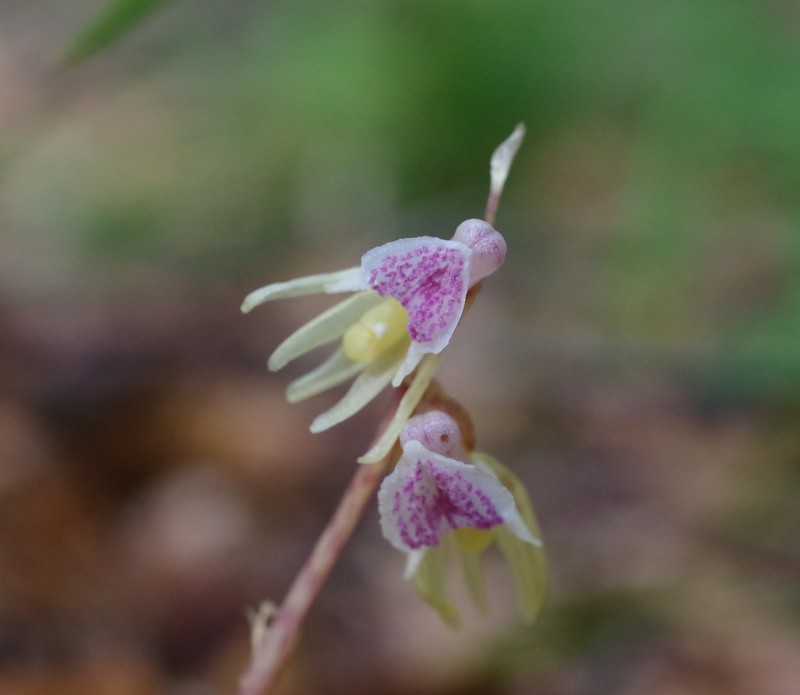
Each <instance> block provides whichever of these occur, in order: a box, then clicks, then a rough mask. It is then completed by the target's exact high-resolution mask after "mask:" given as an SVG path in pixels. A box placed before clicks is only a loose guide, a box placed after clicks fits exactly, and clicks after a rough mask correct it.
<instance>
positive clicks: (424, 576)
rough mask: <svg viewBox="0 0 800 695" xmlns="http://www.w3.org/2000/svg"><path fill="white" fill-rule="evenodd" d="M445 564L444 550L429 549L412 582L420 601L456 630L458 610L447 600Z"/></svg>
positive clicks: (441, 548)
mask: <svg viewBox="0 0 800 695" xmlns="http://www.w3.org/2000/svg"><path fill="white" fill-rule="evenodd" d="M446 564H447V557H446V554H445V549H444V548H443V547H438V548H431V549H430V550H428V552H427V553H425V556H424V557H423V558H422V561H421V562H420V563H419V566H418V567H417V571H416V572H415V573H414V575H413V577H412V580H413V582H414V586H415V587H416V588H417V592H418V593H419V595H420V597H421V598H422V600H423V601H425V603H427V604H428V605H429V606H431V607H432V608H434V609H435V610H436V612H437V613H438V614H439V616H440V617H441V619H442V620H443V621H444V622H445V623H446V624H447V625H449V626H450V627H452V628H457V627H458V625H459V615H458V610H457V609H456V607H455V606H454V605H453V604H452V603H450V602H449V601H448V600H447V573H446Z"/></svg>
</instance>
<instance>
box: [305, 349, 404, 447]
mask: <svg viewBox="0 0 800 695" xmlns="http://www.w3.org/2000/svg"><path fill="white" fill-rule="evenodd" d="M404 354H405V346H404V345H403V344H400V345H398V346H397V347H396V348H394V349H393V350H389V351H388V352H385V353H384V354H382V355H381V356H380V357H378V358H377V359H375V360H373V361H372V362H368V363H367V366H366V368H365V369H364V370H363V371H362V372H361V374H359V375H358V376H357V377H356V380H355V381H354V382H353V385H352V386H351V387H350V389H349V390H348V392H347V393H346V394H345V395H344V396H343V397H342V399H341V400H340V401H339V402H338V403H337V404H336V405H335V406H333V408H331V409H330V410H326V411H325V412H324V413H322V414H321V415H318V416H317V417H316V418H315V419H314V421H313V422H312V423H311V431H312V432H314V433H317V432H323V431H324V430H327V429H329V428H331V427H333V426H334V425H338V424H339V423H340V422H342V421H343V420H346V419H347V418H349V417H351V416H352V415H355V414H356V413H357V412H358V411H359V410H361V409H362V408H363V407H364V406H365V405H367V403H369V402H370V401H371V400H372V399H373V398H375V396H377V395H378V394H379V393H380V392H381V391H383V389H384V388H386V386H388V385H389V382H390V381H391V380H392V374H393V373H394V370H395V369H397V365H398V363H399V362H400V360H402V359H403V355H404Z"/></svg>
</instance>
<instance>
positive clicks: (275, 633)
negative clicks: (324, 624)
mask: <svg viewBox="0 0 800 695" xmlns="http://www.w3.org/2000/svg"><path fill="white" fill-rule="evenodd" d="M385 466H386V459H384V460H383V461H381V462H379V463H376V464H370V465H361V466H359V467H358V470H357V471H356V474H355V476H353V479H352V480H351V481H350V484H349V485H348V487H347V490H345V493H344V495H343V496H342V499H341V500H340V501H339V506H338V507H337V508H336V511H335V512H334V514H333V517H331V520H330V521H329V522H328V525H327V526H326V527H325V530H324V531H323V532H322V535H321V536H320V537H319V539H318V540H317V543H316V545H315V546H314V549H313V550H312V551H311V555H310V556H309V557H308V559H307V560H306V562H305V564H304V565H303V568H302V569H301V570H300V573H299V574H298V575H297V577H295V580H294V582H293V584H292V586H291V588H290V589H289V593H288V594H287V595H286V598H285V599H284V601H283V603H282V604H281V606H280V608H279V609H278V611H277V613H276V614H275V617H274V619H273V621H272V622H271V623H270V625H269V627H268V628H267V631H266V634H265V636H264V638H263V640H262V641H261V642H260V643H259V644H256V645H255V646H254V647H253V656H252V659H251V661H250V666H249V667H248V669H247V671H246V672H245V674H244V675H243V676H242V679H241V681H240V683H239V695H265V694H266V693H268V692H269V691H270V688H271V687H272V686H273V685H274V684H275V681H276V679H277V677H278V675H279V673H280V670H281V667H282V666H283V663H284V662H285V661H286V658H287V657H288V656H289V653H290V652H291V650H292V647H293V646H294V642H295V638H296V637H297V633H298V631H299V629H300V626H301V625H302V623H303V619H304V618H305V616H306V613H308V610H309V608H310V607H311V604H312V603H313V602H314V599H315V598H316V596H317V594H318V593H319V591H320V589H321V588H322V585H323V584H324V583H325V580H326V579H327V577H328V574H329V573H330V571H331V568H332V567H333V565H334V564H335V563H336V560H337V559H338V557H339V555H340V554H341V552H342V548H343V547H344V545H345V543H347V541H348V540H349V538H350V536H351V535H352V533H353V530H354V529H355V527H356V524H357V523H358V520H359V519H360V518H361V515H362V514H363V513H364V509H365V507H366V505H367V503H368V502H369V501H370V500H371V499H372V496H373V494H374V492H375V488H377V487H378V483H379V482H380V480H381V477H382V475H383V470H384V468H385Z"/></svg>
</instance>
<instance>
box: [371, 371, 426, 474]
mask: <svg viewBox="0 0 800 695" xmlns="http://www.w3.org/2000/svg"><path fill="white" fill-rule="evenodd" d="M438 366H439V358H438V356H437V355H427V356H426V357H424V358H423V360H422V362H420V365H419V367H418V368H417V373H416V374H415V375H414V378H413V380H412V381H411V385H410V386H409V387H408V390H407V391H406V392H405V393H404V394H403V397H402V398H401V399H400V403H398V404H397V410H395V413H394V416H393V417H392V419H391V420H390V421H389V424H388V425H386V428H385V429H384V430H383V432H381V436H380V437H378V440H377V441H376V442H375V444H373V446H372V448H371V449H370V450H369V451H368V452H367V453H366V454H364V455H363V456H360V457H359V459H358V462H359V463H377V462H378V461H380V460H381V459H383V457H384V456H386V455H387V454H388V453H389V452H390V451H391V450H392V447H393V446H394V443H395V442H396V441H397V438H398V437H399V436H400V432H401V430H402V429H403V425H405V424H406V421H407V420H408V418H410V417H411V414H412V413H413V412H414V409H415V408H416V407H417V406H418V405H419V402H420V401H421V400H422V396H423V395H424V394H425V391H426V390H427V388H428V386H429V385H430V383H431V381H432V380H433V377H434V375H435V374H436V369H437V367H438Z"/></svg>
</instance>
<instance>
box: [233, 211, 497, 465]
mask: <svg viewBox="0 0 800 695" xmlns="http://www.w3.org/2000/svg"><path fill="white" fill-rule="evenodd" d="M505 254H506V243H505V240H504V239H503V237H502V235H501V234H500V233H499V232H497V231H496V230H495V229H494V228H493V227H492V226H491V225H490V224H489V223H488V222H484V221H483V220H478V219H471V220H466V221H465V222H462V223H461V224H460V225H459V226H458V227H457V228H456V231H455V234H454V235H453V238H452V239H450V240H445V239H439V238H437V237H431V236H422V237H413V238H408V239H398V240H397V241H392V242H389V243H387V244H383V245H381V246H378V247H377V248H374V249H371V250H370V251H367V253H365V254H364V255H363V256H362V258H361V265H360V266H358V267H355V268H350V269H347V270H342V271H338V272H335V273H329V274H323V275H312V276H309V277H303V278H299V279H296V280H290V281H288V282H281V283H275V284H271V285H267V286H265V287H262V288H260V289H258V290H256V291H254V292H252V293H250V294H249V295H248V296H247V297H246V298H245V300H244V303H243V304H242V311H244V312H248V311H250V310H251V309H253V308H254V307H256V306H258V305H259V304H263V303H264V302H267V301H270V300H273V299H281V298H285V297H297V296H302V295H308V294H315V293H320V292H323V293H326V294H334V293H340V292H355V294H354V295H353V296H352V297H350V298H348V299H345V300H344V301H342V302H340V303H338V304H336V305H335V306H333V307H331V308H330V309H328V310H327V311H325V312H323V313H322V314H320V315H319V316H317V317H316V318H314V319H312V320H311V321H310V322H309V323H307V324H306V325H305V326H303V327H302V328H300V329H299V330H297V331H296V332H295V333H293V334H292V335H291V336H289V337H288V338H287V339H286V340H284V341H283V343H281V344H280V345H279V346H278V348H277V349H276V350H275V352H274V353H273V354H272V356H271V357H270V358H269V361H268V363H267V364H268V366H269V368H270V369H272V370H278V369H281V368H282V367H284V366H285V365H286V364H288V363H289V362H290V361H292V360H294V359H295V358H297V357H300V356H301V355H303V354H305V353H307V352H309V351H310V350H313V349H314V348H316V347H319V346H320V345H324V344H326V343H329V342H332V341H335V340H340V341H341V344H340V347H339V348H338V349H337V350H335V351H334V353H333V354H332V355H331V356H330V357H329V358H328V359H327V360H326V361H325V362H323V363H322V364H321V365H320V366H319V367H317V368H316V369H314V370H313V371H311V372H310V373H308V374H306V375H305V376H302V377H300V378H299V379H297V380H296V381H294V382H292V383H291V384H290V385H289V387H288V390H287V398H288V400H289V401H290V402H296V401H300V400H302V399H305V398H308V397H310V396H313V395H316V394H318V393H321V392H323V391H326V390H328V389H330V388H333V387H334V386H337V385H339V384H341V383H343V382H344V381H347V380H348V379H350V378H351V377H356V378H355V381H354V382H353V384H352V386H351V387H350V390H349V391H348V392H347V394H346V395H345V396H344V397H343V398H342V400H341V401H339V402H338V403H337V404H336V405H335V406H333V408H331V409H330V410H328V411H327V412H325V413H323V414H322V415H320V416H318V417H317V418H316V419H315V420H314V421H313V423H312V424H311V431H312V432H320V431H323V430H325V429H328V428H329V427H332V426H334V425H336V424H338V423H339V422H341V421H342V420H345V419H346V418H348V417H350V416H351V415H353V414H355V413H356V412H358V411H359V410H360V409H361V408H363V407H364V406H365V405H366V404H367V403H369V402H370V401H371V400H372V399H373V398H374V397H375V396H377V395H378V393H379V392H380V391H381V390H382V389H383V388H384V387H385V386H387V385H388V384H389V383H390V382H391V383H392V385H393V386H395V387H396V386H399V385H400V384H401V383H402V381H403V379H404V378H405V377H406V376H408V375H409V374H411V373H412V372H414V370H415V369H417V367H420V369H419V370H417V374H416V377H415V379H414V380H413V381H412V388H410V389H409V392H412V391H413V394H412V395H413V396H414V397H415V398H416V399H417V400H416V402H413V398H411V397H409V399H408V401H407V402H406V403H404V404H401V405H403V411H404V412H405V416H404V418H402V419H398V420H397V422H396V423H395V424H394V427H392V428H389V429H391V431H392V432H393V436H394V438H396V437H397V434H398V433H399V429H400V427H402V423H403V422H404V421H405V419H407V418H408V416H409V415H410V414H411V412H412V411H413V409H414V407H416V405H417V404H418V402H419V398H421V396H422V393H423V392H424V391H425V388H427V385H428V384H429V383H430V380H431V379H432V377H433V374H434V373H435V360H434V359H433V357H434V356H435V355H437V354H438V353H440V352H441V351H442V350H443V349H444V348H445V347H446V346H447V344H448V343H449V342H450V339H451V338H452V336H453V332H454V331H455V329H456V326H457V325H458V321H459V319H460V318H461V314H462V312H463V311H464V306H465V302H466V297H467V291H468V290H469V288H470V287H473V286H474V285H475V284H476V283H478V282H480V281H481V280H482V279H483V278H485V277H486V276H488V275H490V274H491V273H493V272H494V271H495V270H497V269H498V268H499V267H500V266H501V265H502V263H503V260H504V259H505ZM423 360H427V363H426V364H425V365H423V366H421V363H422V362H423ZM423 382H424V383H423ZM414 387H416V388H414ZM406 395H408V393H407V394H406ZM393 441H394V439H392V441H391V442H389V443H388V446H389V447H390V446H391V444H392V443H393ZM381 452H382V455H385V453H386V452H388V448H387V445H386V442H381V448H380V451H377V450H376V451H375V452H372V453H373V455H372V456H368V457H367V458H368V459H369V461H371V460H372V459H374V460H379V459H380V458H382V455H381V456H378V458H375V456H377V454H378V453H381ZM360 460H361V461H362V462H369V461H368V460H365V459H364V457H362V459H360Z"/></svg>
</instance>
